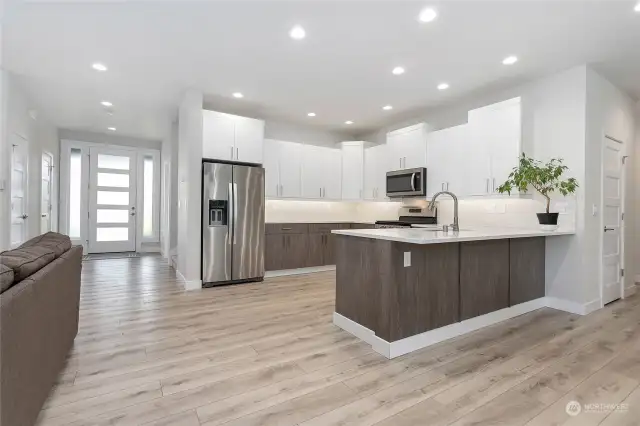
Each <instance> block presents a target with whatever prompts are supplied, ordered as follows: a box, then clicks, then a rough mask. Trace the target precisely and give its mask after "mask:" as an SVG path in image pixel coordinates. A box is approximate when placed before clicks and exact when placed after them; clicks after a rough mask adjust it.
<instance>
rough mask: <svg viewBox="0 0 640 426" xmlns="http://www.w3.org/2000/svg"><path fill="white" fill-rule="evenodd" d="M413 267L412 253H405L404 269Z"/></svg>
mask: <svg viewBox="0 0 640 426" xmlns="http://www.w3.org/2000/svg"><path fill="white" fill-rule="evenodd" d="M408 266H411V252H410V251H405V252H404V267H405V268H406V267H408Z"/></svg>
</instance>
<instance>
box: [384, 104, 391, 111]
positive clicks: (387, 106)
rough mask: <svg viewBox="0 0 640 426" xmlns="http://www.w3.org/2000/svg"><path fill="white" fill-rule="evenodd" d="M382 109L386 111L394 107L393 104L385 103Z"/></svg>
mask: <svg viewBox="0 0 640 426" xmlns="http://www.w3.org/2000/svg"><path fill="white" fill-rule="evenodd" d="M382 109H383V110H385V111H389V110H390V109H393V107H392V106H391V105H385V106H383V107H382Z"/></svg>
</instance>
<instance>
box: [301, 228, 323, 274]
mask: <svg viewBox="0 0 640 426" xmlns="http://www.w3.org/2000/svg"><path fill="white" fill-rule="evenodd" d="M325 236H326V234H324V233H313V234H309V249H308V250H307V264H306V265H305V266H307V267H313V266H322V265H324V264H325V263H324V240H325Z"/></svg>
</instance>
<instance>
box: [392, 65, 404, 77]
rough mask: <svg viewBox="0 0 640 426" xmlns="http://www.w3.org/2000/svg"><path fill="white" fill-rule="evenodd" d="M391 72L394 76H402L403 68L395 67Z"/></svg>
mask: <svg viewBox="0 0 640 426" xmlns="http://www.w3.org/2000/svg"><path fill="white" fill-rule="evenodd" d="M391 72H392V73H394V74H395V75H400V74H404V68H402V67H395V68H394V69H393V70H392V71H391Z"/></svg>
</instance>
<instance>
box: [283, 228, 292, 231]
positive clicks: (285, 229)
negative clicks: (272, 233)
mask: <svg viewBox="0 0 640 426" xmlns="http://www.w3.org/2000/svg"><path fill="white" fill-rule="evenodd" d="M292 229H293V228H282V230H283V231H291V230H292Z"/></svg>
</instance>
